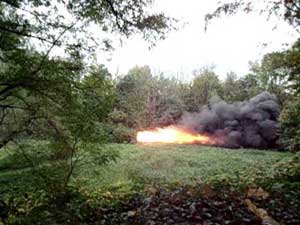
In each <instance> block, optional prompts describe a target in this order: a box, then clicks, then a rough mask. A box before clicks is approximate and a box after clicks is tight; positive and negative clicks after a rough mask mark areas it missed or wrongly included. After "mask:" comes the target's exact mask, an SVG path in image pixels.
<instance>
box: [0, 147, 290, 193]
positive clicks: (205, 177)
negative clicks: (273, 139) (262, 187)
mask: <svg viewBox="0 0 300 225" xmlns="http://www.w3.org/2000/svg"><path fill="white" fill-rule="evenodd" d="M103 148H106V151H107V150H109V151H110V150H117V151H119V153H120V156H119V158H118V159H117V161H115V162H110V163H108V164H107V165H100V164H97V162H96V161H91V158H90V157H88V156H87V157H86V156H85V157H83V158H82V161H81V163H80V165H79V166H78V167H77V168H76V170H75V172H74V177H73V179H72V183H73V184H75V185H76V186H79V187H80V188H81V189H86V190H89V191H94V190H95V191H99V190H100V191H107V190H110V191H114V190H118V191H125V192H128V191H131V190H133V189H135V188H137V187H140V186H143V185H144V184H181V185H193V184H198V183H203V182H219V183H220V182H221V183H222V184H224V185H225V184H226V183H230V182H231V183H232V184H236V185H243V184H246V185H249V184H252V183H255V182H256V180H257V178H262V179H263V178H264V177H267V176H271V175H272V173H273V170H272V166H273V165H274V164H276V163H277V162H279V161H280V160H282V159H284V158H285V157H289V156H291V155H292V154H291V153H288V152H276V151H263V150H251V149H239V150H232V149H224V148H216V147H207V146H200V145H162V144H155V145H132V144H110V145H106V146H103ZM7 157H8V155H7V153H5V152H3V153H1V154H0V168H1V163H3V164H5V168H6V169H5V170H2V171H1V170H0V186H2V189H3V188H5V187H6V188H10V186H14V187H16V186H18V185H21V186H22V190H24V189H26V187H28V188H31V184H30V182H31V178H32V177H31V176H32V175H31V172H30V170H29V169H28V168H20V169H16V168H14V169H11V170H9V169H7V168H9V161H8V159H7ZM0 189H1V188H0Z"/></svg>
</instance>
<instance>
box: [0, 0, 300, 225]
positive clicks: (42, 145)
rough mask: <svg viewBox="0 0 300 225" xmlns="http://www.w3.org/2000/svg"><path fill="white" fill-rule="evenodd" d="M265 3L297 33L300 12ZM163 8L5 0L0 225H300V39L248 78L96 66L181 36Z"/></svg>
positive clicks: (105, 0)
mask: <svg viewBox="0 0 300 225" xmlns="http://www.w3.org/2000/svg"><path fill="white" fill-rule="evenodd" d="M224 2H226V1H224ZM264 2H265V4H266V6H267V7H265V8H264V10H263V11H262V12H261V13H262V14H263V15H264V16H265V17H266V20H267V19H268V16H270V15H275V16H276V17H277V18H279V19H280V20H282V21H283V22H285V23H287V24H288V25H289V26H291V27H293V29H295V30H296V31H297V32H298V34H299V28H300V27H299V25H300V2H299V1H297V0H284V1H279V0H278V1H264ZM152 3H153V2H152V1H151V0H136V1H131V0H80V1H79V0H54V1H48V0H0V225H2V224H3V225H4V224H10V225H21V224H22V225H23V224H24V225H25V224H28V225H32V224H35V225H39V224H40V225H48V224H49V225H56V224H57V225H64V224H65V225H76V224H111V225H118V224H122V225H123V224H124V225H156V224H158V225H160V224H161V225H163V224H164V225H165V224H166V225H169V224H170V225H171V224H181V225H184V224H187V225H189V224H195V225H196V224H199V225H200V224H201V225H210V224H211V225H218V224H222V225H223V224H224V225H225V224H232V225H234V224H270V225H278V224H282V225H284V224H287V225H298V224H300V213H299V212H300V155H299V153H300V38H298V39H295V40H294V41H293V43H287V44H289V45H287V46H288V47H286V48H285V49H282V50H280V51H273V52H269V53H267V54H265V55H264V56H263V57H262V59H261V60H257V61H255V62H254V61H253V62H250V63H249V73H246V74H237V73H236V72H233V71H231V72H227V73H225V74H219V72H217V70H216V67H215V66H214V65H202V66H201V65H200V66H199V67H198V68H195V70H194V72H193V74H183V75H182V76H183V77H191V79H182V76H181V77H180V76H177V75H176V74H173V75H172V76H170V74H165V73H164V72H155V71H154V70H152V69H151V67H150V66H149V65H137V66H134V67H132V68H131V69H130V70H129V71H128V72H127V73H124V74H113V73H111V72H110V70H109V69H108V67H107V65H105V64H101V63H96V61H95V60H93V57H95V55H96V53H97V51H99V49H101V50H102V51H105V52H106V51H113V50H114V45H113V43H114V42H113V41H112V39H113V38H115V37H118V38H120V39H126V38H129V37H131V36H134V35H139V36H140V37H141V38H142V39H143V40H144V41H145V44H146V45H149V46H150V48H155V46H156V44H157V43H158V42H160V41H162V40H166V39H167V38H168V35H169V34H170V33H172V32H176V31H177V30H180V27H179V26H178V23H179V20H178V19H177V18H172V17H168V16H167V15H165V14H164V13H157V12H152V11H151V10H149V7H150V6H151V4H152ZM255 4H257V3H256V2H255V1H254V2H251V1H247V0H240V1H231V2H230V3H222V2H221V3H220V4H219V6H218V7H216V8H215V9H214V10H213V11H212V12H210V13H207V14H206V16H205V18H203V20H205V22H206V26H207V27H206V29H209V27H210V26H212V24H213V23H214V21H216V20H222V19H223V18H224V17H225V16H230V17H234V16H235V15H236V14H237V13H244V14H246V16H247V15H248V14H249V13H251V12H252V7H255ZM90 26H94V27H97V31H99V32H100V33H101V35H100V36H101V37H98V36H97V37H96V36H93V35H92V34H91V32H90V29H89V27H90ZM102 33H103V34H109V35H108V36H107V35H106V36H105V35H102ZM110 35H112V36H110Z"/></svg>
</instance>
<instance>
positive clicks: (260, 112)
mask: <svg viewBox="0 0 300 225" xmlns="http://www.w3.org/2000/svg"><path fill="white" fill-rule="evenodd" d="M279 114H280V109H279V105H278V104H277V100H276V97H275V95H272V94H270V93H268V92H263V93H261V94H259V95H257V96H255V97H253V98H251V99H250V100H249V101H244V102H236V103H233V104H229V103H226V102H225V101H221V100H218V99H216V98H212V99H211V100H210V103H209V104H208V106H205V107H204V108H203V110H202V111H201V112H199V113H184V115H183V116H182V118H181V120H180V122H179V123H180V125H182V126H184V127H186V128H188V129H192V130H194V131H197V132H199V133H205V134H208V135H209V136H212V137H213V138H215V139H216V140H217V143H218V145H220V146H225V147H231V148H239V147H254V148H272V147H275V146H276V142H277V139H278V136H277V128H278V117H279Z"/></svg>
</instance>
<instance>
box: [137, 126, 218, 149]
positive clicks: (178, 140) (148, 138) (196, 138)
mask: <svg viewBox="0 0 300 225" xmlns="http://www.w3.org/2000/svg"><path fill="white" fill-rule="evenodd" d="M136 139H137V142H140V143H174V144H193V143H198V144H209V145H212V144H214V143H215V141H214V140H213V139H211V138H210V137H208V136H205V135H201V134H196V133H193V132H191V131H188V130H186V129H183V128H181V127H176V126H169V127H165V128H156V129H154V130H146V131H140V132H138V133H137V137H136Z"/></svg>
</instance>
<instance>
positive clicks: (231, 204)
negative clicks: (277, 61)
mask: <svg viewBox="0 0 300 225" xmlns="http://www.w3.org/2000/svg"><path fill="white" fill-rule="evenodd" d="M103 149H104V151H116V152H119V157H118V158H117V160H116V161H112V162H110V163H108V164H107V165H100V164H99V163H98V162H97V161H93V160H92V159H91V157H89V155H86V154H83V153H81V156H80V158H81V160H80V162H81V163H80V164H78V166H77V167H76V169H75V171H74V176H73V178H72V180H71V186H72V187H76V193H77V191H78V193H77V194H75V195H74V196H76V198H75V199H76V201H75V203H74V201H73V200H68V201H70V202H68V204H69V206H70V205H71V207H70V209H69V208H68V210H69V211H67V209H66V208H64V211H66V212H68V213H69V214H71V215H72V217H71V218H70V217H69V216H68V215H65V216H66V218H68V219H64V220H62V221H59V222H57V220H56V224H128V225H129V224H131V225H133V224H143V225H145V224H149V225H150V224H151V225H153V224H261V222H262V221H261V218H259V216H257V215H255V213H253V212H252V211H251V210H250V209H249V207H248V206H247V205H246V204H245V200H246V199H250V200H251V201H252V202H253V204H255V205H257V207H261V208H263V209H266V210H267V212H268V213H269V215H270V216H271V217H272V218H274V219H275V220H277V221H279V222H280V224H295V225H296V224H300V216H299V213H298V212H299V211H300V208H299V207H300V199H299V196H300V194H299V187H300V185H299V180H295V182H294V181H293V182H288V183H282V182H279V181H278V182H277V180H276V179H278V178H276V179H275V180H274V178H275V177H276V176H277V175H278V170H276V168H277V167H276V165H280V163H282V162H284V161H287V160H289V159H290V158H291V157H293V156H294V155H293V154H292V153H288V152H279V151H270V150H254V149H224V148H215V147H208V146H200V145H160V144H155V145H132V144H110V145H105V146H103ZM14 160H15V159H14V158H13V157H11V155H8V153H7V152H2V153H1V154H0V194H1V193H5V196H6V198H4V202H5V201H6V202H9V201H8V200H7V199H9V198H10V199H12V198H13V197H14V196H19V195H20V196H24V194H25V196H26V204H25V203H24V200H23V199H22V201H20V202H22V203H19V202H18V201H16V202H17V203H15V202H14V203H13V204H12V205H13V207H11V208H12V209H13V210H17V211H18V210H19V209H18V208H20V205H22V206H23V208H26V207H27V208H26V209H23V210H24V211H26V213H23V214H22V213H20V212H17V213H16V212H13V215H14V217H13V219H11V220H10V221H13V222H10V224H22V223H21V222H16V221H19V220H18V217H19V216H20V215H21V216H23V217H26V216H27V217H32V215H31V214H30V213H33V212H35V211H34V210H33V209H30V207H29V206H28V205H30V204H32V202H33V200H32V199H33V197H30V196H29V197H28V196H27V195H28V193H31V191H32V190H33V189H34V185H33V182H32V180H34V179H33V175H32V172H31V171H30V169H28V168H26V167H25V168H24V167H22V166H20V165H19V164H18V163H16V162H14ZM259 188H261V189H259ZM249 190H252V192H253V190H254V193H255V194H252V195H249ZM257 190H260V191H258V192H259V193H263V194H262V195H260V194H257ZM261 190H262V191H261ZM29 195H30V194H29ZM7 196H9V197H7ZM38 196H39V197H38V199H39V198H42V197H40V196H43V195H42V194H41V195H38ZM78 196H80V197H78ZM35 198H36V197H35ZM70 198H71V197H70ZM72 198H73V197H72ZM72 198H71V199H72ZM28 199H29V200H28ZM78 199H81V200H80V201H79V200H78ZM0 200H1V198H0ZM28 202H30V203H28ZM36 202H37V203H35V204H36V205H39V207H41V208H42V205H43V204H42V203H41V200H40V201H36ZM78 202H80V204H79V203H78ZM83 202H84V204H83ZM87 202H88V204H87ZM0 203H1V202H0ZM24 205H25V206H24ZM75 205H76V207H75ZM87 205H88V206H87ZM69 206H68V207H69ZM0 207H1V204H0ZM55 207H56V206H55ZM28 208H29V209H28ZM32 208H34V207H32ZM53 208H54V207H53ZM56 208H57V207H56ZM78 208H79V209H78ZM13 210H12V211H13ZM47 210H48V211H49V212H51V213H52V211H51V204H50V206H49V205H47ZM74 210H75V212H76V213H75V214H74ZM27 211H29V212H27ZM87 212H88V213H87ZM51 213H48V214H51ZM55 213H57V212H56V211H55ZM68 213H66V214H68ZM48 214H47V215H44V216H45V218H47V219H49V218H50V216H49V215H48ZM79 214H80V216H78V215H79ZM39 216H40V218H42V217H41V215H39ZM0 217H1V215H0ZM60 217H62V216H61V215H60ZM62 218H64V217H62ZM87 218H88V219H87ZM47 219H45V220H44V221H43V222H44V223H45V224H46V222H45V221H46V220H47ZM49 220H50V222H49V224H51V222H53V221H52V220H53V219H49ZM83 220H84V221H85V223H83V222H82V221H83ZM87 220H88V221H87ZM21 221H25V220H21ZM0 222H1V220H0ZM23 224H25V223H24V222H23ZM28 224H29V223H28Z"/></svg>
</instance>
